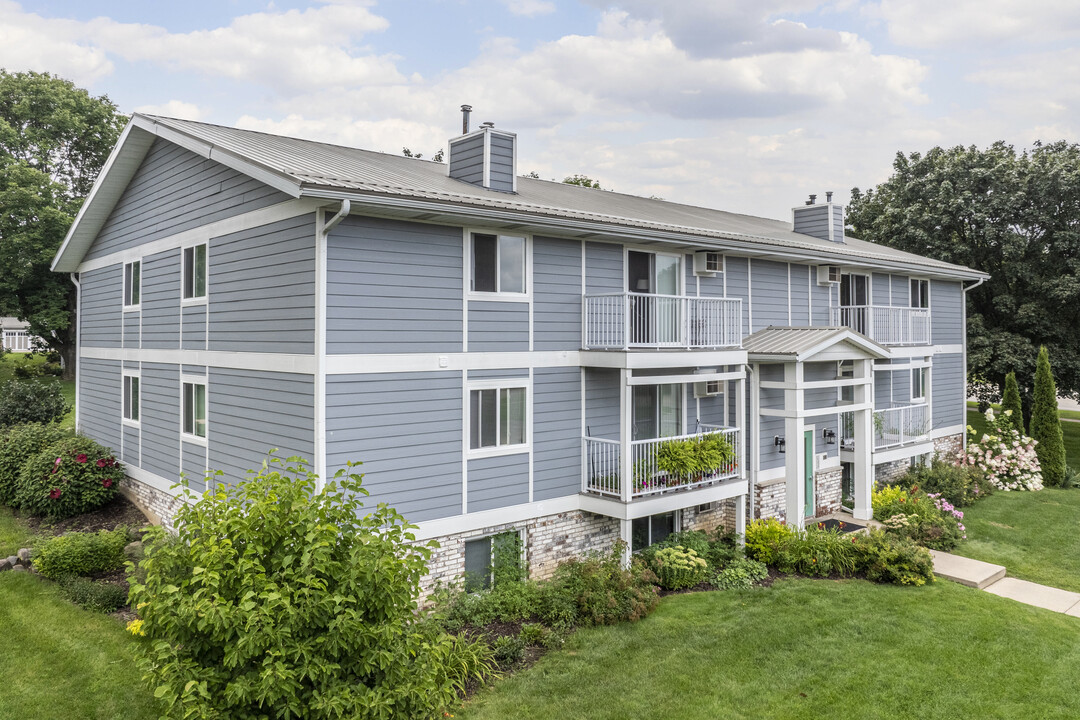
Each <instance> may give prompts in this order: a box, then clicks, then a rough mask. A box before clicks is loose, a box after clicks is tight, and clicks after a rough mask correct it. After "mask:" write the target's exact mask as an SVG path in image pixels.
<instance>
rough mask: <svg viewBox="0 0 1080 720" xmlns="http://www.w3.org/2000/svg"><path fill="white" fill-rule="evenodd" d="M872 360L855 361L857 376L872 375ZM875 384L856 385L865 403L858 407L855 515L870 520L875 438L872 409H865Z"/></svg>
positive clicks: (859, 398)
mask: <svg viewBox="0 0 1080 720" xmlns="http://www.w3.org/2000/svg"><path fill="white" fill-rule="evenodd" d="M873 362H874V361H873V360H859V361H856V363H855V374H856V377H860V378H864V379H870V378H872V377H873ZM873 387H874V386H873V385H872V384H869V383H867V384H864V385H856V386H855V403H856V404H860V405H864V409H862V410H856V411H855V428H854V430H855V466H854V468H853V469H854V471H855V472H854V475H855V477H854V481H855V498H854V499H855V507H854V508H853V509H852V512H851V514H852V517H854V518H855V519H856V520H870V519H871V518H872V517H873V516H874V511H873V508H872V506H871V503H870V490H871V488H872V487H873V484H874V465H873V462H874V460H873V458H874V454H873V452H874V447H873V446H874V442H873V437H874V435H873V427H872V426H873V419H872V416H873V413H872V412H871V411H870V410H868V409H865V405H866V404H867V403H869V402H870V399H871V394H872V393H873Z"/></svg>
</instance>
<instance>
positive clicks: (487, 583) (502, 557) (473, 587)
mask: <svg viewBox="0 0 1080 720" xmlns="http://www.w3.org/2000/svg"><path fill="white" fill-rule="evenodd" d="M521 551H522V541H521V533H519V532H517V531H510V532H504V533H499V534H498V535H491V536H489V537H484V538H479V539H477V540H466V541H465V592H475V591H477V590H487V589H488V588H490V587H492V586H493V585H499V584H500V583H503V582H513V581H516V580H522V579H524V577H525V563H524V558H523V557H522V552H521Z"/></svg>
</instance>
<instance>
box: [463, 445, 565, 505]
mask: <svg viewBox="0 0 1080 720" xmlns="http://www.w3.org/2000/svg"><path fill="white" fill-rule="evenodd" d="M579 467H580V465H579ZM579 472H580V471H579ZM458 477H460V473H459V475H458ZM468 492H469V512H483V511H484V510H496V509H498V508H503V507H510V506H511V505H521V504H523V503H527V502H529V454H528V453H524V452H523V453H515V454H513V455H498V456H495V457H486V458H474V459H471V460H469V490H468Z"/></svg>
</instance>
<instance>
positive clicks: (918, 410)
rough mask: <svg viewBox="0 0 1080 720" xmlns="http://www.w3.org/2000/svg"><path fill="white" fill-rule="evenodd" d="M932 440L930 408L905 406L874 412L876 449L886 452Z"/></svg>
mask: <svg viewBox="0 0 1080 720" xmlns="http://www.w3.org/2000/svg"><path fill="white" fill-rule="evenodd" d="M929 438H930V406H929V405H927V404H926V403H921V404H919V405H903V406H901V407H894V408H889V409H887V410H877V411H875V412H874V449H875V450H886V449H888V448H894V447H900V446H901V445H908V444H910V443H916V442H924V441H926V440H928V439H929Z"/></svg>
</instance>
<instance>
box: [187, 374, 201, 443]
mask: <svg viewBox="0 0 1080 720" xmlns="http://www.w3.org/2000/svg"><path fill="white" fill-rule="evenodd" d="M184 434H185V435H192V436H194V437H197V438H205V437H206V385H204V384H202V383H197V382H186V383H184Z"/></svg>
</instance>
